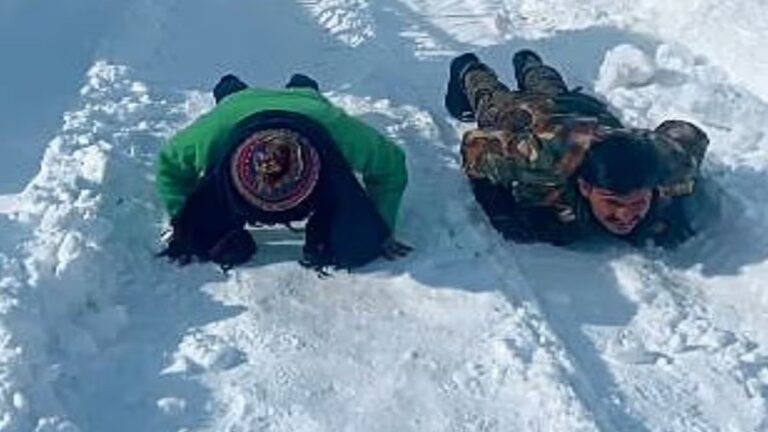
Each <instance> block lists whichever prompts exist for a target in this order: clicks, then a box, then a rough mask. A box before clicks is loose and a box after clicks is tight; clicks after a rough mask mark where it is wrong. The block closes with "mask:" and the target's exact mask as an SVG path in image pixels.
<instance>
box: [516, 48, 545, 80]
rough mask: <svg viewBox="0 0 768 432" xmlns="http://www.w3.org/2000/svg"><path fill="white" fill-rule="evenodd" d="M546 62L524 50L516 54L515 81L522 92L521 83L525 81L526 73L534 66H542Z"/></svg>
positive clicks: (531, 52)
mask: <svg viewBox="0 0 768 432" xmlns="http://www.w3.org/2000/svg"><path fill="white" fill-rule="evenodd" d="M543 64H544V62H543V61H542V60H541V57H540V56H539V55H538V54H536V53H535V52H533V51H531V50H529V49H524V50H520V51H518V52H516V53H515V55H514V57H512V66H513V67H514V68H515V81H517V83H518V84H517V86H518V88H519V89H520V90H523V89H522V86H521V83H522V82H523V81H524V79H523V78H524V76H525V73H526V72H527V71H528V70H530V69H531V67H533V66H541V65H543Z"/></svg>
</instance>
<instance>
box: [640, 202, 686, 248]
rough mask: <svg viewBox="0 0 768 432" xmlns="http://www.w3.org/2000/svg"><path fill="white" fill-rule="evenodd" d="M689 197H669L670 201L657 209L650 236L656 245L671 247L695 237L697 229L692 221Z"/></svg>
mask: <svg viewBox="0 0 768 432" xmlns="http://www.w3.org/2000/svg"><path fill="white" fill-rule="evenodd" d="M689 198H690V197H689V196H679V197H675V198H667V200H668V201H667V202H666V203H663V204H662V205H660V207H659V208H658V209H657V210H656V214H655V215H654V219H653V224H652V225H651V226H650V228H649V229H650V233H649V236H648V237H649V238H650V239H651V240H653V243H654V244H655V245H657V246H660V247H663V248H669V249H671V248H675V247H677V246H679V245H680V244H682V243H683V242H685V241H686V240H688V239H689V238H691V237H693V235H694V234H695V231H694V229H693V227H692V226H691V223H690V218H689V216H690V215H689V214H688V206H687V201H688V199H689Z"/></svg>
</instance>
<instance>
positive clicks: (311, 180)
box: [155, 74, 411, 268]
mask: <svg viewBox="0 0 768 432" xmlns="http://www.w3.org/2000/svg"><path fill="white" fill-rule="evenodd" d="M213 93H214V97H215V99H216V107H215V108H213V109H212V110H211V111H210V112H208V113H206V114H204V115H203V116H201V117H200V118H198V119H197V120H196V121H194V122H193V123H192V124H191V125H189V126H188V127H186V128H184V129H183V130H181V131H180V132H178V133H177V134H176V135H175V136H174V137H173V138H171V140H170V141H169V142H168V143H167V144H166V145H165V146H163V148H162V149H161V150H160V153H159V155H158V157H157V162H156V176H155V181H156V189H157V193H158V196H159V198H160V201H161V202H162V204H163V206H164V208H165V210H166V211H167V212H168V214H169V216H170V218H171V227H172V233H171V235H170V238H169V240H168V242H167V245H166V247H165V249H164V250H163V251H162V252H161V253H160V255H161V256H165V257H168V258H169V259H170V260H172V261H174V262H176V263H179V264H181V265H184V264H187V263H189V262H191V261H192V260H193V259H197V260H198V261H213V262H215V263H217V264H219V265H221V266H222V267H225V268H228V267H231V266H234V265H238V264H242V263H244V262H246V261H248V260H249V259H250V258H251V257H252V255H253V254H254V253H255V252H256V250H257V247H256V243H255V242H254V240H253V238H252V237H251V235H250V234H249V233H248V232H247V231H246V230H245V225H246V224H247V223H250V224H257V223H258V224H286V225H289V224H290V223H291V222H295V221H302V220H306V219H308V220H307V225H306V234H305V237H306V238H305V245H304V258H303V260H302V263H303V264H305V265H308V266H311V267H315V268H323V267H326V266H334V267H340V268H352V267H357V266H360V265H364V264H366V263H368V262H370V261H372V260H373V259H375V258H377V257H379V256H383V257H385V258H388V259H395V258H398V257H402V256H405V255H407V253H408V252H410V250H411V248H410V247H409V246H407V245H405V244H403V243H401V242H399V241H397V240H395V239H394V236H393V233H394V230H395V227H396V224H397V214H398V210H399V207H400V201H401V199H402V195H403V191H404V189H405V186H406V184H407V179H408V176H407V171H406V165H405V155H404V152H403V151H402V149H400V148H399V147H398V146H396V145H395V144H393V143H392V142H390V141H389V140H387V139H386V138H385V137H384V136H383V135H382V134H381V133H379V132H378V131H377V130H376V129H374V128H372V127H371V126H368V125H367V124H365V123H363V122H362V121H361V120H359V119H357V118H355V117H352V116H350V115H348V114H347V113H345V112H344V111H343V110H342V109H341V108H339V107H336V106H334V105H333V104H332V103H331V102H330V101H329V100H328V99H326V98H325V97H323V95H322V94H321V93H320V91H319V88H318V85H317V83H316V82H315V81H314V80H312V79H311V78H309V77H307V76H305V75H300V74H297V75H294V76H293V77H292V78H291V80H290V81H289V83H288V84H287V86H286V88H285V89H264V88H251V87H248V86H246V85H245V84H244V83H243V82H242V81H240V80H239V79H238V78H237V77H235V76H234V75H227V76H224V77H223V78H222V79H221V80H220V81H219V83H218V84H217V85H216V87H215V88H214V92H213ZM355 174H359V175H360V177H361V178H362V183H363V185H361V184H360V182H359V181H358V179H357V177H356V176H355ZM363 186H364V187H363Z"/></svg>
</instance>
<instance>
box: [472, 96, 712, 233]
mask: <svg viewBox="0 0 768 432" xmlns="http://www.w3.org/2000/svg"><path fill="white" fill-rule="evenodd" d="M511 95H512V96H511V97H510V103H509V104H507V105H506V106H503V108H502V111H500V112H499V113H497V114H498V115H497V116H496V119H497V121H496V122H495V125H493V124H492V123H490V124H489V123H488V122H480V121H479V122H478V123H479V124H481V128H480V129H474V130H470V131H469V132H467V133H466V134H465V135H464V138H463V140H462V146H461V153H462V159H463V168H464V171H465V173H466V175H467V176H468V177H469V178H470V180H471V182H472V186H473V189H474V192H475V195H476V196H477V198H478V200H479V201H480V204H481V205H482V206H483V207H484V209H485V210H486V212H487V213H488V214H489V217H490V218H491V222H492V223H493V224H494V226H495V227H496V228H497V229H499V230H500V231H502V233H503V234H504V235H505V236H506V237H509V238H511V239H514V240H518V241H546V242H550V243H556V244H563V243H569V242H571V241H574V240H576V239H577V238H579V237H582V236H583V235H584V234H585V233H587V232H590V231H595V228H596V227H595V226H594V225H595V222H594V220H593V218H592V216H591V212H590V211H589V209H588V205H587V204H586V203H585V202H584V201H583V198H581V196H580V195H579V194H578V191H577V188H576V182H575V175H574V174H575V173H576V171H577V170H578V168H579V165H580V164H581V161H582V160H583V158H584V155H585V154H586V152H587V151H588V150H589V148H590V145H591V144H592V142H595V141H597V140H599V139H600V137H601V136H603V135H605V134H607V133H610V132H612V131H615V130H617V129H623V130H625V131H626V132H628V133H631V134H633V135H635V136H637V137H639V138H642V139H644V140H648V142H649V144H650V145H653V146H654V148H655V149H656V150H657V151H658V153H659V155H660V156H661V158H660V159H661V160H662V164H663V181H662V182H661V183H660V184H659V185H658V187H657V188H656V190H655V191H654V196H655V198H654V202H653V205H652V209H651V212H650V213H649V215H648V217H646V220H645V221H644V222H643V223H642V224H641V225H640V226H638V228H636V229H635V230H634V232H633V233H632V234H631V235H629V236H627V239H629V240H632V241H637V242H642V241H645V240H646V239H652V240H654V241H656V242H657V243H659V244H662V245H671V244H675V243H679V242H680V241H682V240H684V237H687V236H689V235H690V234H691V232H690V231H691V230H690V228H689V226H688V224H687V223H686V218H685V215H684V212H683V211H682V204H681V202H682V198H683V197H685V196H687V195H690V194H691V193H692V192H693V190H694V185H695V180H696V176H697V175H698V170H699V165H700V164H701V161H702V159H703V157H704V153H705V151H706V146H707V141H706V139H704V140H702V139H700V138H701V137H700V136H699V137H698V138H699V139H693V137H692V136H691V131H692V130H695V131H698V128H696V127H695V126H693V125H691V124H690V123H686V122H681V121H667V122H664V123H662V125H660V126H659V127H658V128H656V129H655V130H653V131H650V130H644V129H625V128H623V126H622V125H621V123H620V122H619V120H618V119H616V117H614V116H613V115H612V114H610V112H609V111H608V110H607V108H606V106H605V105H604V104H602V103H601V102H599V101H597V100H596V99H594V98H591V97H589V96H587V95H582V94H580V93H569V94H566V95H560V96H556V97H554V98H552V97H549V98H544V97H540V96H539V97H537V96H536V95H531V96H523V95H520V94H513V93H511ZM482 125H484V126H485V127H482ZM489 125H490V127H489ZM491 189H492V190H491ZM510 195H511V200H510ZM503 197H505V198H503Z"/></svg>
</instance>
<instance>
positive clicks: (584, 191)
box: [576, 178, 592, 198]
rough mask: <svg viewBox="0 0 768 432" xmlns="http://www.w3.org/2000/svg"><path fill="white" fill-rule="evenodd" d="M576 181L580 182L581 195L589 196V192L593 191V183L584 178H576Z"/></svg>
mask: <svg viewBox="0 0 768 432" xmlns="http://www.w3.org/2000/svg"><path fill="white" fill-rule="evenodd" d="M576 182H577V183H578V184H579V192H580V193H581V196H583V197H584V198H589V194H590V193H591V192H592V185H590V184H589V183H587V181H586V180H584V179H582V178H578V179H576Z"/></svg>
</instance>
